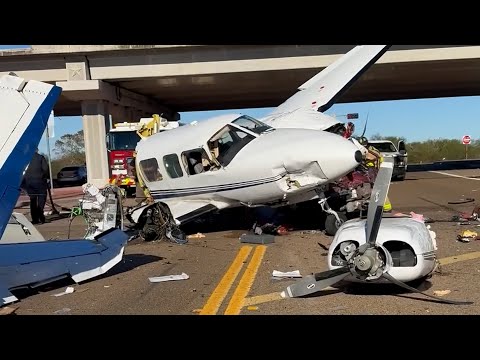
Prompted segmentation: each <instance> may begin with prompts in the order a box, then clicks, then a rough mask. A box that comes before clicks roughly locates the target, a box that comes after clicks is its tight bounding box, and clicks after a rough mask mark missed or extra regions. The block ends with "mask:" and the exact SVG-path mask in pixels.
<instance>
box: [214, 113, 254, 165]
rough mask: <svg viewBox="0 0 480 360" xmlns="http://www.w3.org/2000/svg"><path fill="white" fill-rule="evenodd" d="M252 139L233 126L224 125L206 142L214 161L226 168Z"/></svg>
mask: <svg viewBox="0 0 480 360" xmlns="http://www.w3.org/2000/svg"><path fill="white" fill-rule="evenodd" d="M237 120H238V119H237ZM239 126H240V125H239ZM253 139H255V137H254V136H253V135H251V134H249V133H247V132H245V131H243V130H240V129H238V128H236V127H234V126H230V125H226V126H225V127H224V128H222V130H220V131H219V132H217V133H216V134H215V135H214V136H213V137H212V138H211V139H210V140H209V141H208V146H209V148H210V151H211V153H212V157H214V158H215V161H217V162H218V163H219V164H220V165H222V166H227V165H228V164H229V163H230V161H232V159H233V158H234V157H235V155H237V154H238V152H239V151H240V150H241V149H242V148H243V147H244V146H245V145H247V144H248V143H249V142H250V141H252V140H253Z"/></svg>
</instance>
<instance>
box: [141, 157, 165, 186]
mask: <svg viewBox="0 0 480 360" xmlns="http://www.w3.org/2000/svg"><path fill="white" fill-rule="evenodd" d="M139 164H140V169H141V171H142V173H143V175H144V178H145V181H148V182H153V181H160V180H163V176H162V174H161V173H160V170H159V168H158V162H157V159H155V158H150V159H145V160H142V161H140V163H139Z"/></svg>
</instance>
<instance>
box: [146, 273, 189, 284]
mask: <svg viewBox="0 0 480 360" xmlns="http://www.w3.org/2000/svg"><path fill="white" fill-rule="evenodd" d="M189 278H190V276H188V275H187V274H185V273H182V274H181V275H167V276H157V277H149V278H148V280H149V281H150V282H151V283H158V282H164V281H173V280H186V279H189Z"/></svg>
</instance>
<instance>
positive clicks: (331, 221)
mask: <svg viewBox="0 0 480 360" xmlns="http://www.w3.org/2000/svg"><path fill="white" fill-rule="evenodd" d="M337 214H338V217H339V218H340V220H342V222H341V223H339V222H338V220H337V218H336V217H335V215H333V214H328V215H327V218H326V219H325V232H326V233H327V235H331V236H334V235H335V234H336V233H337V230H338V228H339V227H340V226H341V225H342V224H343V223H344V222H345V221H347V216H346V215H345V214H344V213H341V212H339V213H337Z"/></svg>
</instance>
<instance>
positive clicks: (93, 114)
mask: <svg viewBox="0 0 480 360" xmlns="http://www.w3.org/2000/svg"><path fill="white" fill-rule="evenodd" d="M109 116H110V113H109V106H108V102H106V101H103V100H89V101H82V120H83V136H84V138H85V156H86V162H87V172H88V182H89V183H91V184H93V185H95V186H97V187H99V188H103V187H104V186H105V185H106V184H107V183H108V179H109V176H110V173H109V168H108V156H107V144H106V134H107V132H108V131H109V130H110V129H109V123H110V119H109Z"/></svg>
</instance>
